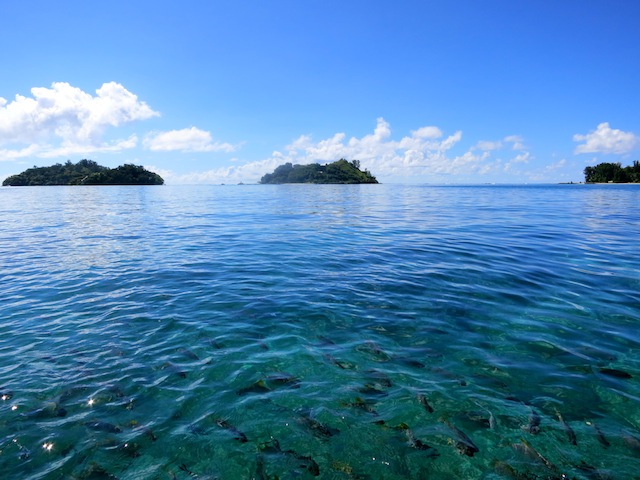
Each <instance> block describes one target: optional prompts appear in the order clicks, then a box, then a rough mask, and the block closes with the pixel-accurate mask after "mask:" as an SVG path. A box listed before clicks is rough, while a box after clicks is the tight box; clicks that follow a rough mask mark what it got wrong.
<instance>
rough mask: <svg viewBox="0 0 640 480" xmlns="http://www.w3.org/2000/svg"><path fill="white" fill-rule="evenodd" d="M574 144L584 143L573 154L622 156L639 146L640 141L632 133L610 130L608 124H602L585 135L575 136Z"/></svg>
mask: <svg viewBox="0 0 640 480" xmlns="http://www.w3.org/2000/svg"><path fill="white" fill-rule="evenodd" d="M573 141H574V142H584V143H583V144H582V145H578V146H577V147H576V148H575V150H574V152H575V153H576V154H578V153H605V154H608V153H616V154H624V153H629V152H631V151H632V150H634V149H635V148H636V147H637V146H638V145H640V139H639V138H638V137H637V136H636V135H635V134H633V133H632V132H623V131H622V130H618V129H615V128H611V127H610V126H609V123H608V122H603V123H601V124H600V125H598V127H597V128H596V129H595V130H594V131H591V132H589V133H587V134H586V135H580V134H575V135H574V136H573Z"/></svg>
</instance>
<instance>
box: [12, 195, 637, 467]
mask: <svg viewBox="0 0 640 480" xmlns="http://www.w3.org/2000/svg"><path fill="white" fill-rule="evenodd" d="M639 204H640V188H638V187H637V186H633V185H600V186H598V185H588V186H585V185H554V186H455V187H453V186H400V185H351V186H348V185H347V186H330V185H325V186H320V185H280V186H277V185H252V186H206V187H182V186H181V187H178V186H163V187H20V188H2V189H0V221H1V222H2V226H1V228H0V272H1V273H0V279H1V285H2V290H1V293H0V305H1V306H2V317H0V318H1V320H0V394H1V395H2V400H0V471H2V472H3V478H9V479H23V478H33V479H40V478H42V479H59V478H65V479H67V478H69V479H95V478H119V479H140V478H148V479H158V480H160V479H172V478H177V479H188V478H201V479H203V478H220V479H227V478H229V479H235V478H276V477H277V478H280V479H287V478H296V479H297V478H313V477H316V476H318V477H320V478H335V479H352V478H360V479H363V478H371V479H401V478H416V479H450V478H467V479H500V478H516V479H535V478H541V479H542V478H545V479H546V478H578V479H588V478H620V479H627V478H638V473H637V472H638V471H640V403H639V399H640V388H639V382H640V359H639V357H638V354H637V352H638V347H639V346H640V333H639V329H638V324H639V321H640V259H639V257H638V254H637V245H638V238H639V235H640V213H639V211H638V205H639ZM563 475H564V476H563Z"/></svg>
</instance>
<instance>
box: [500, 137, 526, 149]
mask: <svg viewBox="0 0 640 480" xmlns="http://www.w3.org/2000/svg"><path fill="white" fill-rule="evenodd" d="M504 141H505V142H506V143H510V144H511V150H524V144H523V143H522V142H523V139H522V137H521V136H520V135H509V136H507V137H504Z"/></svg>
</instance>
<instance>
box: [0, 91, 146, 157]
mask: <svg viewBox="0 0 640 480" xmlns="http://www.w3.org/2000/svg"><path fill="white" fill-rule="evenodd" d="M157 115H158V113H157V112H155V111H154V110H152V109H151V108H150V107H149V106H148V105H147V104H146V103H145V102H143V101H140V100H139V99H138V97H137V96H136V95H135V94H133V93H131V92H130V91H128V90H127V89H126V88H124V87H123V86H122V85H120V84H119V83H116V82H109V83H105V84H103V85H102V86H101V87H100V88H98V89H97V90H96V92H95V95H91V94H89V93H87V92H84V91H82V90H81V89H79V88H77V87H73V86H71V85H70V84H68V83H66V82H56V83H53V84H52V85H51V88H46V87H34V88H32V89H31V97H25V96H22V95H16V96H15V99H14V100H13V101H11V102H9V101H7V100H6V99H4V98H0V146H11V148H8V149H3V150H0V155H1V156H2V157H4V158H18V157H21V156H26V155H37V156H41V157H46V156H56V155H57V154H61V155H64V154H66V152H72V153H75V152H83V153H86V152H95V151H116V150H120V149H124V148H131V146H132V145H135V143H137V138H134V137H129V138H128V139H126V140H117V141H114V142H111V143H106V142H105V141H104V140H103V136H104V134H105V131H106V130H107V129H108V128H109V127H118V126H120V125H123V124H125V123H129V122H134V121H138V120H145V119H148V118H151V117H154V116H157ZM23 145H27V146H28V147H23ZM56 152H58V153H56Z"/></svg>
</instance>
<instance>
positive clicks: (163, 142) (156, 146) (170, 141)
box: [144, 127, 236, 152]
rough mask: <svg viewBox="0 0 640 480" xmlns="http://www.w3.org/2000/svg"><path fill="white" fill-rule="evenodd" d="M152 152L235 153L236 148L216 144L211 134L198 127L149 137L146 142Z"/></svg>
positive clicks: (227, 144) (229, 145) (225, 144)
mask: <svg viewBox="0 0 640 480" xmlns="http://www.w3.org/2000/svg"><path fill="white" fill-rule="evenodd" d="M144 145H145V147H146V148H148V149H149V150H152V151H164V152H167V151H175V150H179V151H183V152H233V151H235V150H236V147H235V146H233V145H231V144H229V143H220V142H214V141H213V139H212V138H211V133H209V132H206V131H204V130H200V129H199V128H196V127H191V128H183V129H182V130H171V131H168V132H160V133H155V134H150V135H148V136H147V137H146V138H145V140H144Z"/></svg>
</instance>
